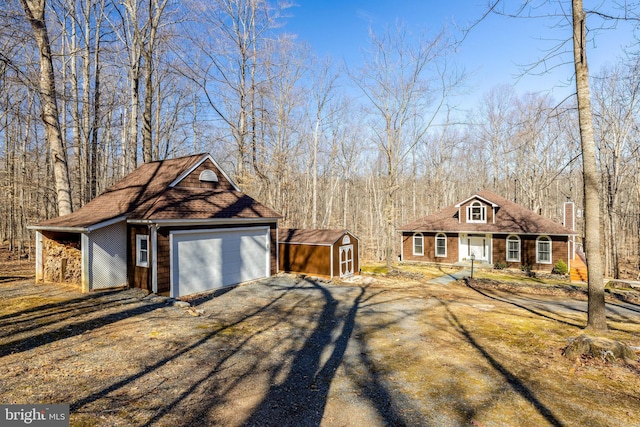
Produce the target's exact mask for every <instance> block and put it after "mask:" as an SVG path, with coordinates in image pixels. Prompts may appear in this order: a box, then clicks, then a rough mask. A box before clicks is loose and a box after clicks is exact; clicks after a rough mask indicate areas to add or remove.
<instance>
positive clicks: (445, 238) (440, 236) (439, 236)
mask: <svg viewBox="0 0 640 427" xmlns="http://www.w3.org/2000/svg"><path fill="white" fill-rule="evenodd" d="M438 238H444V254H439V253H438ZM434 251H435V256H436V257H438V258H446V257H447V235H446V234H444V233H438V234H436V237H435V248H434Z"/></svg>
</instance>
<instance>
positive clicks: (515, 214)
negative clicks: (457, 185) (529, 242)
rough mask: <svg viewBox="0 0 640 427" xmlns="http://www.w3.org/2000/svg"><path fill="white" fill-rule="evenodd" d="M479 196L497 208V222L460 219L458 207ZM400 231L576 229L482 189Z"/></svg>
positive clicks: (540, 231)
mask: <svg viewBox="0 0 640 427" xmlns="http://www.w3.org/2000/svg"><path fill="white" fill-rule="evenodd" d="M474 198H477V199H479V200H481V201H486V202H489V203H490V204H492V206H494V207H495V209H496V215H495V222H486V223H477V222H462V221H459V219H458V213H459V207H460V206H462V204H464V203H466V202H468V201H470V200H472V199H474ZM398 230H399V231H415V232H417V231H442V232H472V233H475V232H484V233H514V234H549V235H563V236H566V235H572V234H576V233H575V232H574V231H572V230H570V229H568V228H566V227H564V226H563V225H561V224H559V223H557V222H554V221H552V220H550V219H548V218H545V217H543V216H541V215H538V214H536V213H535V212H532V211H530V210H529V209H526V208H524V207H522V206H520V205H518V204H516V203H514V202H512V201H510V200H508V199H505V198H504V197H501V196H498V195H497V194H494V193H492V192H491V191H487V190H483V191H480V192H479V193H477V194H475V195H474V196H472V197H468V198H466V199H465V200H464V201H462V202H460V203H458V204H455V205H452V206H448V207H446V208H444V209H443V210H441V211H440V212H436V213H434V214H432V215H428V216H425V217H423V218H420V219H418V220H416V221H413V222H410V223H408V224H405V225H403V226H401V227H399V229H398Z"/></svg>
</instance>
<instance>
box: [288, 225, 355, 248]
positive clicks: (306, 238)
mask: <svg viewBox="0 0 640 427" xmlns="http://www.w3.org/2000/svg"><path fill="white" fill-rule="evenodd" d="M346 232H347V230H344V229H333V230H326V229H325V230H320V229H312V228H281V229H280V230H278V241H279V242H280V243H299V244H305V243H306V244H311V245H332V244H334V243H335V242H336V241H338V239H339V238H341V237H342V236H344V234H345V233H346Z"/></svg>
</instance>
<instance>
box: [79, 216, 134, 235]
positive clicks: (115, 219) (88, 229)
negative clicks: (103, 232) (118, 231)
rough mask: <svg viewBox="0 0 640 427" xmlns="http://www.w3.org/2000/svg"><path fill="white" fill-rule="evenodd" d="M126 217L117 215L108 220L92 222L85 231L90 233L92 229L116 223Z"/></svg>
mask: <svg viewBox="0 0 640 427" xmlns="http://www.w3.org/2000/svg"><path fill="white" fill-rule="evenodd" d="M126 219H127V217H126V216H124V215H123V216H119V217H116V218H113V219H110V220H108V221H103V222H99V223H97V224H93V225H90V226H88V227H87V233H91V232H92V231H94V230H98V229H99V228H103V227H108V226H110V225H113V224H116V223H118V222H122V221H125V220H126Z"/></svg>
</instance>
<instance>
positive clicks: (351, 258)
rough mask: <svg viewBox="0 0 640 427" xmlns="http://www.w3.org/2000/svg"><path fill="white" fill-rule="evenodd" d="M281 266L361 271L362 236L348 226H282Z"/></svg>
mask: <svg viewBox="0 0 640 427" xmlns="http://www.w3.org/2000/svg"><path fill="white" fill-rule="evenodd" d="M278 251H279V255H278V260H279V270H280V271H287V272H292V273H305V274H313V275H318V276H327V277H330V278H333V277H349V276H352V275H354V274H358V273H359V272H360V259H359V254H360V251H359V240H358V238H357V237H356V236H354V235H353V234H351V233H350V232H349V231H348V230H316V229H305V228H281V229H279V230H278Z"/></svg>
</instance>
